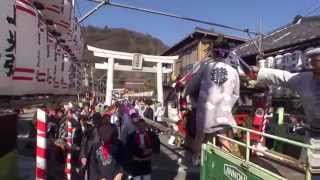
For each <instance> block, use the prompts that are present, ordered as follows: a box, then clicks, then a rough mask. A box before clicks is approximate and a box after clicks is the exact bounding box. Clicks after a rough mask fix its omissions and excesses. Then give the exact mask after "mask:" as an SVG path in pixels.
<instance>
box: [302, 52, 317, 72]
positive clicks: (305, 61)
mask: <svg viewBox="0 0 320 180" xmlns="http://www.w3.org/2000/svg"><path fill="white" fill-rule="evenodd" d="M312 49H314V47H310V48H308V49H306V50H305V51H304V52H305V53H306V52H308V51H309V50H312ZM302 61H303V67H304V69H307V70H310V69H312V65H311V59H310V58H307V57H306V56H305V54H303V58H302Z"/></svg>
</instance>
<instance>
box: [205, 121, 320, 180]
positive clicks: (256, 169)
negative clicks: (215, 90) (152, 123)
mask: <svg viewBox="0 0 320 180" xmlns="http://www.w3.org/2000/svg"><path fill="white" fill-rule="evenodd" d="M233 128H235V129H237V130H239V131H242V132H244V133H245V140H235V139H231V138H228V137H225V136H221V135H218V136H219V138H223V139H225V140H228V141H231V142H232V143H236V144H238V145H239V146H240V147H242V148H243V150H244V151H243V154H245V155H244V157H243V158H241V157H237V156H235V155H233V154H231V153H228V152H226V151H223V150H222V149H221V148H219V147H218V146H216V143H215V141H216V140H215V138H214V139H213V140H212V142H208V143H206V144H203V145H202V154H201V180H285V179H288V180H291V179H293V180H315V179H320V178H319V177H318V176H317V174H319V173H320V168H315V167H311V166H310V165H309V164H308V163H304V162H301V161H298V160H296V159H294V158H292V157H289V156H286V155H284V154H281V153H278V152H275V151H271V150H261V149H257V148H256V147H255V146H253V145H252V144H250V134H251V133H256V134H259V135H262V136H265V137H266V138H270V139H273V140H274V141H279V142H281V143H286V144H290V145H294V146H298V147H300V148H302V149H304V150H305V151H306V152H308V151H311V150H319V147H318V148H316V147H312V146H310V145H307V144H304V143H301V142H297V141H293V140H290V139H286V138H282V137H278V136H275V135H271V134H267V133H261V132H258V131H254V130H251V129H247V128H244V127H240V126H234V127H233ZM254 152H260V154H263V156H257V155H256V153H254Z"/></svg>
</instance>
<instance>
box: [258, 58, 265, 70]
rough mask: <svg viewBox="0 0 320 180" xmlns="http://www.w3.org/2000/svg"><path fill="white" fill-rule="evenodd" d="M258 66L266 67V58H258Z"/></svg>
mask: <svg viewBox="0 0 320 180" xmlns="http://www.w3.org/2000/svg"><path fill="white" fill-rule="evenodd" d="M258 66H259V68H266V60H265V59H260V60H259V61H258Z"/></svg>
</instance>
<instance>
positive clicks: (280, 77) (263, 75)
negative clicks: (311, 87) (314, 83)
mask: <svg viewBox="0 0 320 180" xmlns="http://www.w3.org/2000/svg"><path fill="white" fill-rule="evenodd" d="M297 77H298V76H297V74H296V73H290V72H288V71H284V70H279V69H269V68H261V69H260V70H259V72H258V75H257V84H258V85H262V86H269V85H276V86H281V87H288V88H291V89H295V87H296V85H297V84H298V83H299V79H298V78H297Z"/></svg>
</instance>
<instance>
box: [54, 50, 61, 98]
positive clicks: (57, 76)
mask: <svg viewBox="0 0 320 180" xmlns="http://www.w3.org/2000/svg"><path fill="white" fill-rule="evenodd" d="M62 63H63V50H62V47H61V46H60V45H57V46H56V51H55V65H54V68H55V69H54V77H53V88H54V92H53V94H60V93H61V88H62V84H61V79H62V77H63V76H62V69H61V68H62Z"/></svg>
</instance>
